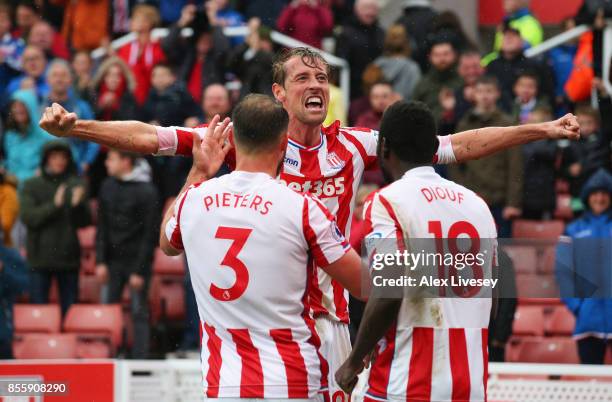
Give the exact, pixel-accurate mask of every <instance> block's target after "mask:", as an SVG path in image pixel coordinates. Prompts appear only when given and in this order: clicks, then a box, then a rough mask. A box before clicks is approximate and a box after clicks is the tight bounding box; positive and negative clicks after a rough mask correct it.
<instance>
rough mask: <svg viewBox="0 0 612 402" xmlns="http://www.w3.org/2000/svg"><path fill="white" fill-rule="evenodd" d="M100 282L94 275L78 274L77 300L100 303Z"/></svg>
mask: <svg viewBox="0 0 612 402" xmlns="http://www.w3.org/2000/svg"><path fill="white" fill-rule="evenodd" d="M101 288H102V284H101V283H100V280H99V279H98V277H97V276H95V275H79V302H80V303H100V290H101Z"/></svg>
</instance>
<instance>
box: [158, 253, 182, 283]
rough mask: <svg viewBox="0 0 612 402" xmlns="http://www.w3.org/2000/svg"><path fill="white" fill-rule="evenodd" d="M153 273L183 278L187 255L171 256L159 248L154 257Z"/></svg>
mask: <svg viewBox="0 0 612 402" xmlns="http://www.w3.org/2000/svg"><path fill="white" fill-rule="evenodd" d="M153 274H154V275H163V276H178V277H181V278H180V279H181V280H182V277H183V275H185V257H183V256H182V255H180V256H176V257H170V256H167V255H166V254H164V252H163V251H162V250H161V249H160V248H157V249H155V255H154V258H153Z"/></svg>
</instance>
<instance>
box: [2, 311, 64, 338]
mask: <svg viewBox="0 0 612 402" xmlns="http://www.w3.org/2000/svg"><path fill="white" fill-rule="evenodd" d="M13 322H14V328H15V335H17V336H19V335H21V334H25V333H32V332H38V333H57V332H60V329H61V322H62V312H61V310H60V307H59V305H57V304H15V306H14V307H13Z"/></svg>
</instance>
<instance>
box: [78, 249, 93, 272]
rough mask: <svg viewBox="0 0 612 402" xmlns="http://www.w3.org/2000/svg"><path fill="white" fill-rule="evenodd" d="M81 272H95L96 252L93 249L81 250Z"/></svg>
mask: <svg viewBox="0 0 612 402" xmlns="http://www.w3.org/2000/svg"><path fill="white" fill-rule="evenodd" d="M81 272H83V273H86V274H89V275H93V274H95V273H96V253H95V251H94V250H93V249H82V250H81Z"/></svg>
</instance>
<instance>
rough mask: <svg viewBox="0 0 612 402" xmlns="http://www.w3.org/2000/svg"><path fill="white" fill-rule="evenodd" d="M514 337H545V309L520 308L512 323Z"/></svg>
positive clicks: (536, 307) (537, 307)
mask: <svg viewBox="0 0 612 402" xmlns="http://www.w3.org/2000/svg"><path fill="white" fill-rule="evenodd" d="M512 334H513V335H536V336H541V335H544V309H543V308H542V307H540V306H518V307H517V309H516V312H515V313H514V322H513V323H512Z"/></svg>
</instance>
